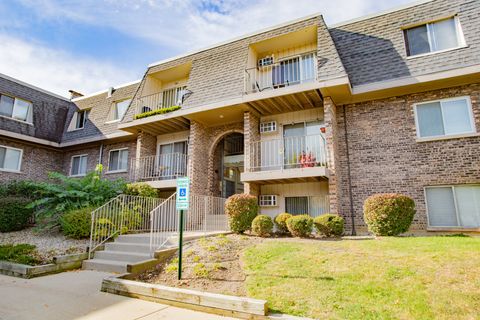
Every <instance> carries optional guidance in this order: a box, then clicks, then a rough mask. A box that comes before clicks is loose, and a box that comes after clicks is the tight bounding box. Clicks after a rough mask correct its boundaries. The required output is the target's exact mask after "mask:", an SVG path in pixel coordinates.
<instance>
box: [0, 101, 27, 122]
mask: <svg viewBox="0 0 480 320" xmlns="http://www.w3.org/2000/svg"><path fill="white" fill-rule="evenodd" d="M0 96H7V97H10V98H12V99H14V102H13V103H14V104H15V100H16V99H18V100H22V101H26V102H28V103H30V108H29V109H28V112H27V120H21V119H15V118H14V117H9V116H4V115H0V117H1V118H5V119H10V120H13V121H18V122H20V123H24V124H28V125H30V126H33V102H32V101H30V100H26V99H22V98H19V97H16V96H12V95H9V94H4V93H0ZM14 108H15V106H14ZM29 118H31V120H32V121H28V119H29Z"/></svg>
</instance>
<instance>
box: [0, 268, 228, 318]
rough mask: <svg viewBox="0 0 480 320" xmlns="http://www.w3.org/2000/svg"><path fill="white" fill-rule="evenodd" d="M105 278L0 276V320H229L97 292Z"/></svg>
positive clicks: (94, 274)
mask: <svg viewBox="0 0 480 320" xmlns="http://www.w3.org/2000/svg"><path fill="white" fill-rule="evenodd" d="M107 275H109V274H108V273H102V272H96V271H87V270H84V271H72V272H64V273H60V274H56V275H51V276H45V277H40V278H35V279H30V280H26V279H20V278H14V277H8V276H4V275H0V297H1V298H0V320H7V319H8V320H27V319H28V320H31V319H35V320H42V319H48V320H57V319H58V320H71V319H82V320H84V319H102V320H103V319H105V320H107V319H115V320H122V319H125V320H127V319H128V320H131V319H142V320H153V319H175V320H183V319H185V320H187V319H188V320H190V319H191V320H194V319H202V320H203V319H205V320H206V319H212V320H215V319H219V320H220V319H223V320H227V319H233V318H227V317H221V316H216V315H212V314H207V313H202V312H196V311H192V310H188V309H181V308H176V307H171V306H167V305H163V304H159V303H155V302H148V301H143V300H139V299H132V298H127V297H122V296H117V295H113V294H108V293H103V292H100V285H101V282H102V279H103V278H104V277H105V276H107Z"/></svg>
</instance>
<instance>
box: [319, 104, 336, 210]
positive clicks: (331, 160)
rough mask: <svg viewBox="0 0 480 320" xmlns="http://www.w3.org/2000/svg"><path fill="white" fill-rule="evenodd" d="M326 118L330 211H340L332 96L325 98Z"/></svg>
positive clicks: (334, 106) (334, 115)
mask: <svg viewBox="0 0 480 320" xmlns="http://www.w3.org/2000/svg"><path fill="white" fill-rule="evenodd" d="M323 107H324V119H325V126H326V133H325V137H326V140H327V152H328V170H329V177H328V193H329V197H330V212H331V213H339V212H338V201H339V198H340V195H339V192H340V188H339V186H338V163H339V155H338V132H337V106H336V105H335V103H334V102H333V100H332V99H331V98H330V97H325V98H324V100H323Z"/></svg>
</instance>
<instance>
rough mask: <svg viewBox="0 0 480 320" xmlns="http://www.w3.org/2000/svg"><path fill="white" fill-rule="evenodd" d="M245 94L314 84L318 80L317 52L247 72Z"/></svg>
mask: <svg viewBox="0 0 480 320" xmlns="http://www.w3.org/2000/svg"><path fill="white" fill-rule="evenodd" d="M245 72H246V74H245V92H246V93H252V92H261V91H264V90H269V89H278V88H283V87H286V86H291V85H296V84H301V83H306V82H313V81H315V80H316V79H317V55H316V53H315V52H310V53H306V54H303V55H300V56H293V57H289V58H285V59H283V60H281V61H279V62H276V63H273V64H270V65H265V66H257V67H255V68H249V69H246V70H245Z"/></svg>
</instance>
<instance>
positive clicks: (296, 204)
mask: <svg viewBox="0 0 480 320" xmlns="http://www.w3.org/2000/svg"><path fill="white" fill-rule="evenodd" d="M285 210H286V212H288V213H290V214H294V215H295V214H308V197H286V198H285Z"/></svg>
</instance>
